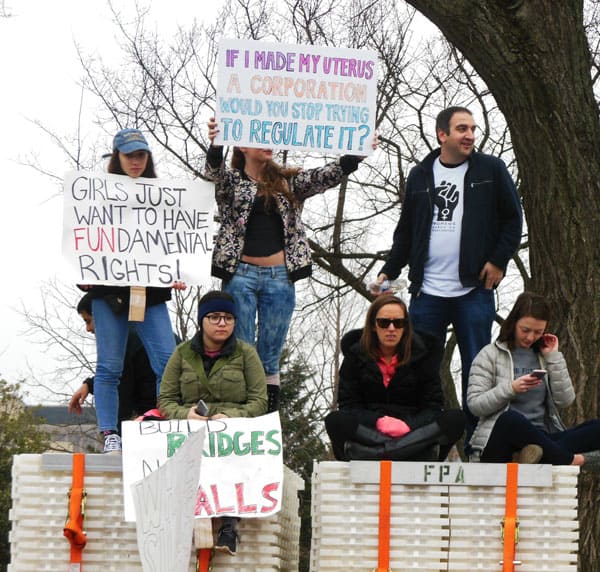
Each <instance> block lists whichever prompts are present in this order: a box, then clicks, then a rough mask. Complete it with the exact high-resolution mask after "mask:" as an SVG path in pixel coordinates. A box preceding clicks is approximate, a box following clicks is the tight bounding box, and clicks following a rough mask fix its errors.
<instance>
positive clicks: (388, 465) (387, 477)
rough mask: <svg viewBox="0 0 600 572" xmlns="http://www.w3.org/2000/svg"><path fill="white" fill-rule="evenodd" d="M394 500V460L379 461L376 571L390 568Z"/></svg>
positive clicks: (379, 571)
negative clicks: (391, 521)
mask: <svg viewBox="0 0 600 572" xmlns="http://www.w3.org/2000/svg"><path fill="white" fill-rule="evenodd" d="M391 500H392V462H391V461H380V463H379V553H378V564H377V570H376V572H389V570H390V517H391Z"/></svg>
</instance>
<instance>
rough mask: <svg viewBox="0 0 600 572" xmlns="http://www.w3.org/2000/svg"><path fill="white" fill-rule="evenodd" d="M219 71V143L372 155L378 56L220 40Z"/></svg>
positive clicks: (345, 51)
mask: <svg viewBox="0 0 600 572" xmlns="http://www.w3.org/2000/svg"><path fill="white" fill-rule="evenodd" d="M218 67H219V72H218V80H217V109H216V115H215V118H216V120H217V122H218V124H219V129H220V133H219V134H218V135H217V137H216V139H215V143H217V144H219V145H236V146H240V147H262V148H270V149H274V148H279V149H293V150H297V151H300V150H305V151H309V150H312V151H322V152H324V153H328V154H354V155H369V154H371V152H372V149H371V141H372V139H373V135H374V130H375V106H376V94H377V56H376V53H375V52H373V51H371V50H353V49H345V48H332V47H323V46H302V45H289V44H269V43H264V42H255V41H250V40H222V41H221V42H220V43H219V55H218Z"/></svg>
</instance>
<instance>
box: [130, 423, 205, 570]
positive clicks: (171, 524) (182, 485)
mask: <svg viewBox="0 0 600 572" xmlns="http://www.w3.org/2000/svg"><path fill="white" fill-rule="evenodd" d="M204 435H205V428H204V427H201V428H200V429H198V430H197V431H195V432H194V433H192V435H190V437H189V438H188V439H186V441H185V443H184V444H183V446H182V447H181V448H180V449H178V451H177V454H176V455H175V456H174V457H173V458H172V459H169V461H168V462H167V463H165V464H164V465H162V466H161V467H159V468H158V469H157V470H156V471H153V472H152V473H151V474H150V475H148V476H147V477H146V478H144V479H142V480H141V481H137V482H136V483H133V484H132V485H131V494H132V496H133V502H134V505H135V513H136V515H137V520H136V533H137V540H138V549H139V551H140V560H141V561H142V567H143V569H144V572H163V571H164V570H170V571H171V572H187V571H188V570H189V562H190V552H191V549H192V531H193V529H194V506H195V502H196V494H197V490H198V475H199V474H200V470H201V463H202V445H203V443H204Z"/></svg>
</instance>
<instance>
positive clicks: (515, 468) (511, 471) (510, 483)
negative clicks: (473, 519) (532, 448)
mask: <svg viewBox="0 0 600 572" xmlns="http://www.w3.org/2000/svg"><path fill="white" fill-rule="evenodd" d="M518 490H519V465H518V464H517V463H508V464H507V465H506V506H505V510H504V527H503V541H504V552H503V560H502V572H514V570H515V547H516V544H517V542H519V521H518V520H517V495H518Z"/></svg>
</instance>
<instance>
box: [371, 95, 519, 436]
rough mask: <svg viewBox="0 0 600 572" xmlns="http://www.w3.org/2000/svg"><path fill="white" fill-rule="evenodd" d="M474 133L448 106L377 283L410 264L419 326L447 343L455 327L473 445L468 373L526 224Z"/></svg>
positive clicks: (467, 118)
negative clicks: (496, 290) (450, 327)
mask: <svg viewBox="0 0 600 572" xmlns="http://www.w3.org/2000/svg"><path fill="white" fill-rule="evenodd" d="M475 130H476V124H475V121H474V119H473V115H472V113H471V112H470V111H469V110H468V109H467V108H464V107H450V108H448V109H445V110H443V111H442V112H441V113H440V114H439V115H438V117H437V120H436V135H437V139H438V142H439V143H440V148H439V149H436V150H434V151H432V152H431V153H430V154H429V155H428V156H427V157H425V159H424V160H423V161H422V162H421V163H420V164H418V165H416V166H415V167H413V169H412V170H411V172H410V174H409V176H408V179H407V182H406V195H405V199H404V203H403V205H402V213H401V215H400V221H399V222H398V226H397V227H396V230H395V231H394V241H393V245H392V248H391V250H390V254H389V256H388V259H387V261H386V263H385V265H384V266H383V268H382V269H381V273H380V274H379V276H378V278H377V281H378V282H379V283H382V282H383V281H384V280H386V279H394V278H396V277H397V276H398V275H399V274H400V271H401V270H402V268H403V267H404V266H406V265H407V264H408V265H409V274H408V277H409V280H410V282H411V285H410V292H411V295H412V296H411V302H410V316H411V320H412V322H413V324H414V325H415V327H416V328H418V329H420V330H422V331H426V332H430V333H432V334H434V335H436V336H438V337H439V338H441V339H443V340H445V338H446V332H447V328H448V325H450V324H452V325H453V327H454V332H455V334H456V338H457V342H458V347H459V350H460V356H461V364H462V403H463V409H464V410H465V412H466V413H467V417H468V425H467V438H468V437H469V436H470V434H471V432H472V431H473V429H474V427H475V424H476V419H475V418H474V417H473V416H472V415H471V414H470V413H469V412H468V410H467V406H466V391H467V384H468V379H469V369H470V367H471V362H472V361H473V359H474V357H475V356H476V355H477V353H478V352H479V350H480V349H481V348H482V347H483V346H485V345H487V344H489V343H490V341H491V329H492V323H493V321H494V317H495V304H494V295H493V289H494V288H495V287H496V286H498V284H499V283H500V281H501V280H502V278H503V277H504V273H505V272H506V266H507V264H508V262H509V260H510V259H511V257H512V256H513V255H514V253H515V252H516V250H517V248H518V246H519V243H520V239H521V228H522V222H523V215H522V209H521V203H520V200H519V196H518V194H517V190H516V187H515V184H514V182H513V180H512V178H511V176H510V174H509V173H508V170H507V168H506V166H505V164H504V163H503V162H502V161H501V160H500V159H498V158H497V157H493V156H491V155H486V154H483V153H479V152H476V151H475V150H474V144H475Z"/></svg>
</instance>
